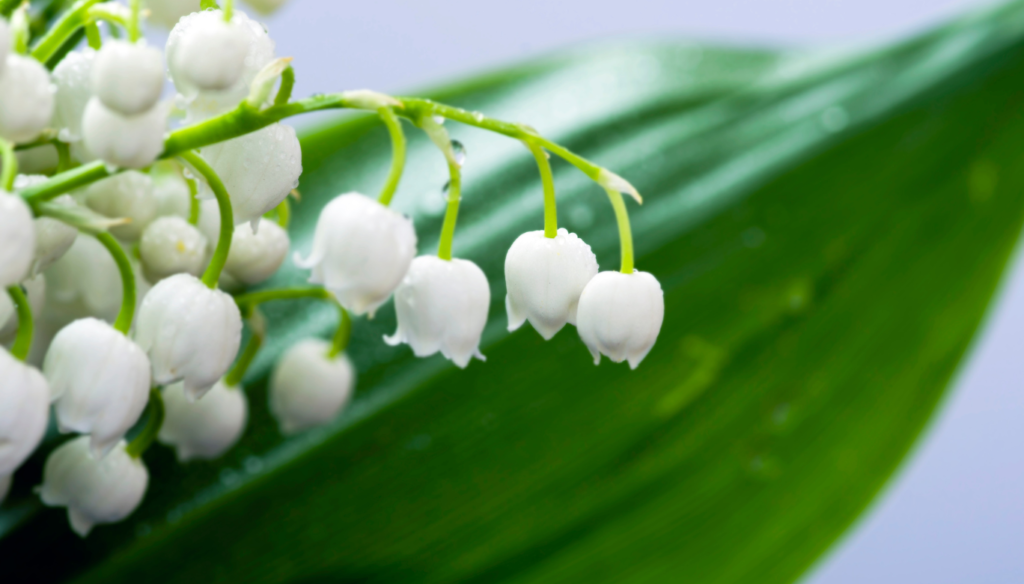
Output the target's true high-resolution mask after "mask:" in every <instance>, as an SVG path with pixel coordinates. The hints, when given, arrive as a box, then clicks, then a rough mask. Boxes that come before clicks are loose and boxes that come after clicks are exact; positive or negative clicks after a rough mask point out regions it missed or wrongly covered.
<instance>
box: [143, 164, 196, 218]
mask: <svg viewBox="0 0 1024 584" xmlns="http://www.w3.org/2000/svg"><path fill="white" fill-rule="evenodd" d="M150 176H151V177H152V179H153V196H154V197H156V201H157V210H156V215H157V217H166V216H168V215H177V216H178V217H181V218H182V219H188V218H189V215H190V212H191V205H192V200H191V199H192V192H191V191H190V190H189V187H188V183H187V182H185V177H183V176H181V168H180V167H179V166H178V164H177V163H176V162H173V161H163V162H160V163H157V165H156V167H155V168H154V171H153V172H152V173H150Z"/></svg>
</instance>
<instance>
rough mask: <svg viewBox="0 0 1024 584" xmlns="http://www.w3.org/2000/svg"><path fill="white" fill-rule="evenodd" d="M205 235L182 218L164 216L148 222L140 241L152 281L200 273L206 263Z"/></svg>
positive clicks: (144, 270) (141, 254)
mask: <svg viewBox="0 0 1024 584" xmlns="http://www.w3.org/2000/svg"><path fill="white" fill-rule="evenodd" d="M206 246H207V242H206V237H204V236H203V234H202V233H200V232H199V230H198V229H196V228H195V227H194V226H192V225H190V224H189V222H188V221H185V220H184V219H182V218H181V217H176V216H171V217H161V218H159V219H157V220H156V221H154V222H152V223H150V224H149V226H148V227H146V230H145V231H144V232H143V233H142V240H141V241H140V242H139V255H140V256H141V258H142V269H143V272H144V273H145V274H146V278H147V279H148V280H149V281H150V282H157V281H160V280H162V279H164V278H167V277H168V276H173V275H174V274H192V275H193V276H198V275H199V274H201V273H202V271H203V268H204V267H205V264H206Z"/></svg>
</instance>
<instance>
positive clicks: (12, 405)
mask: <svg viewBox="0 0 1024 584" xmlns="http://www.w3.org/2000/svg"><path fill="white" fill-rule="evenodd" d="M49 419H50V390H49V389H48V388H47V385H46V379H45V378H43V375H42V374H41V373H39V371H38V370H36V368H35V367H32V366H29V365H26V364H25V363H22V362H21V361H18V360H17V359H15V358H14V357H12V356H11V354H10V353H8V352H7V349H4V348H3V347H0V477H3V476H5V475H10V474H11V473H13V472H14V471H15V470H16V469H17V468H18V467H19V466H21V463H23V462H25V459H26V458H28V456H29V455H30V454H32V452H33V451H34V450H35V449H36V446H39V442H40V441H41V440H42V439H43V434H45V433H46V423H47V421H48V420H49Z"/></svg>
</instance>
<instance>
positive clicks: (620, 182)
mask: <svg viewBox="0 0 1024 584" xmlns="http://www.w3.org/2000/svg"><path fill="white" fill-rule="evenodd" d="M597 183H598V184H600V185H601V186H602V187H604V188H606V189H609V190H613V191H618V192H620V193H626V194H627V195H629V196H631V197H633V199H634V200H636V202H637V203H639V204H641V205H643V204H644V198H643V197H641V196H640V191H638V190H636V187H634V186H633V185H632V183H630V182H629V181H628V180H626V179H624V178H622V177H621V176H619V175H617V174H615V173H614V172H612V171H610V170H608V169H607V168H602V169H601V172H599V173H598V175H597Z"/></svg>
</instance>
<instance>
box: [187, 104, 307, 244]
mask: <svg viewBox="0 0 1024 584" xmlns="http://www.w3.org/2000/svg"><path fill="white" fill-rule="evenodd" d="M200 153H201V154H202V155H203V158H204V159H206V162H207V163H208V164H209V165H210V166H211V167H212V168H213V169H214V170H215V171H216V172H217V176H218V177H220V180H221V181H222V182H223V183H224V187H225V188H226V189H227V191H228V195H230V197H231V210H232V212H233V214H234V218H235V225H241V224H242V223H255V222H256V221H258V220H259V218H260V217H262V216H263V214H264V213H266V212H268V211H270V210H272V209H273V208H274V207H277V206H278V205H279V204H280V203H281V201H283V200H284V199H285V197H287V196H288V194H289V193H290V192H291V191H292V189H294V188H295V187H296V186H298V184H299V176H300V175H301V174H302V147H301V145H300V144H299V139H298V137H297V136H296V135H295V129H294V128H292V127H291V126H286V125H284V124H272V125H270V126H267V127H266V128H263V129H262V130H258V131H256V132H253V133H251V134H246V135H245V136H240V137H238V138H234V139H231V140H228V141H227V142H221V143H219V144H213V145H211V146H206V147H204V148H203V149H202V150H201V151H200ZM203 188H204V190H206V192H208V193H209V192H210V191H209V186H207V185H206V184H205V183H204V184H203ZM210 194H211V196H212V193H210Z"/></svg>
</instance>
